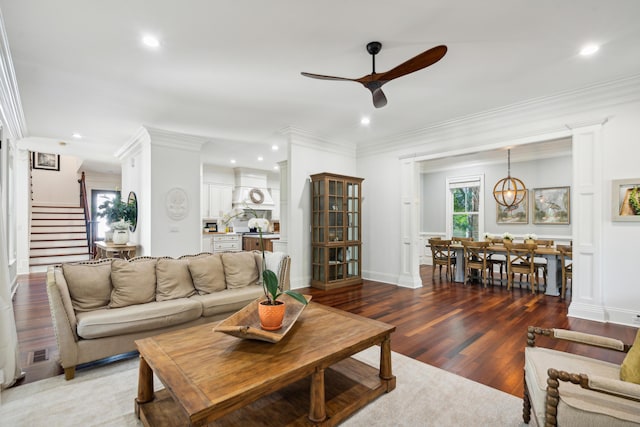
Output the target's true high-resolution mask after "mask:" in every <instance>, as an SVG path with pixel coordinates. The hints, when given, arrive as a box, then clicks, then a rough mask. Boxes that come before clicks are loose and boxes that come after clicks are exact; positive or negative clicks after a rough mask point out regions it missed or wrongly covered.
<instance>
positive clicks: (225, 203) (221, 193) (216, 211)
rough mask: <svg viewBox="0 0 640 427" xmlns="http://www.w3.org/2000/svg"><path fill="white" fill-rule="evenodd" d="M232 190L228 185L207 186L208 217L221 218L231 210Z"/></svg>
mask: <svg viewBox="0 0 640 427" xmlns="http://www.w3.org/2000/svg"><path fill="white" fill-rule="evenodd" d="M232 193H233V189H232V187H231V186H228V185H219V184H210V185H209V217H210V218H222V216H223V215H224V214H226V213H228V212H229V211H230V210H231V197H232Z"/></svg>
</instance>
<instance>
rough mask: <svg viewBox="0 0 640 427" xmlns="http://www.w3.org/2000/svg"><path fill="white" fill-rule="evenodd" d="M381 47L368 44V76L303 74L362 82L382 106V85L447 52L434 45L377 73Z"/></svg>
mask: <svg viewBox="0 0 640 427" xmlns="http://www.w3.org/2000/svg"><path fill="white" fill-rule="evenodd" d="M380 49H382V43H380V42H370V43H368V44H367V52H369V53H370V54H371V60H372V64H373V71H371V74H367V75H366V76H363V77H360V78H359V79H349V78H346V77H334V76H323V75H321V74H312V73H304V72H303V73H301V74H302V75H303V76H305V77H311V78H313V79H321V80H342V81H349V82H358V83H362V85H363V86H364V87H366V88H367V89H369V90H370V91H371V95H372V96H373V105H374V106H375V107H376V108H380V107H384V106H385V105H387V97H386V96H384V92H382V85H384V84H385V83H387V82H390V81H391V80H393V79H397V78H398V77H402V76H404V75H407V74H410V73H413V72H414V71H418V70H421V69H423V68H426V67H428V66H429V65H433V64H435V63H436V62H438V61H439V60H441V59H442V57H443V56H444V55H445V54H446V53H447V47H446V46H444V45H440V46H436V47H432V48H431V49H429V50H425V51H424V52H422V53H421V54H419V55H416V56H414V57H413V58H411V59H409V60H407V61H405V62H403V63H402V64H400V65H398V66H397V67H395V68H392V69H391V70H389V71H386V72H384V73H376V55H377V54H378V53H379V52H380Z"/></svg>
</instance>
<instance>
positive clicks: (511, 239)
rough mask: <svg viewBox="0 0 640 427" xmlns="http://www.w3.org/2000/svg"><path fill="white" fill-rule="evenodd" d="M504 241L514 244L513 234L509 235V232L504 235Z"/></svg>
mask: <svg viewBox="0 0 640 427" xmlns="http://www.w3.org/2000/svg"><path fill="white" fill-rule="evenodd" d="M502 240H504V241H505V242H508V243H511V242H513V234H511V233H509V232H508V231H507V232H504V233H502Z"/></svg>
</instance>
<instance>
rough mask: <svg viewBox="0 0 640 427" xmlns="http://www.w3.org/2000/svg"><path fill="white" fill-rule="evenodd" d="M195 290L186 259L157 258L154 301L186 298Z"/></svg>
mask: <svg viewBox="0 0 640 427" xmlns="http://www.w3.org/2000/svg"><path fill="white" fill-rule="evenodd" d="M195 293H196V290H195V289H194V287H193V282H192V281H191V273H189V263H188V261H187V260H186V259H172V258H159V259H158V262H157V263H156V301H166V300H170V299H176V298H188V297H190V296H191V295H193V294H195Z"/></svg>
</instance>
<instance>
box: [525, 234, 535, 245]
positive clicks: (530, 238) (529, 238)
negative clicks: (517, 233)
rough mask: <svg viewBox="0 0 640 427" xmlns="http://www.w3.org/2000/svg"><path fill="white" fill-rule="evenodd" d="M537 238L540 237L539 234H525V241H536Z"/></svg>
mask: <svg viewBox="0 0 640 427" xmlns="http://www.w3.org/2000/svg"><path fill="white" fill-rule="evenodd" d="M537 239H538V236H536V235H535V234H534V233H527V234H525V235H524V242H525V243H535V242H536V240H537Z"/></svg>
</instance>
